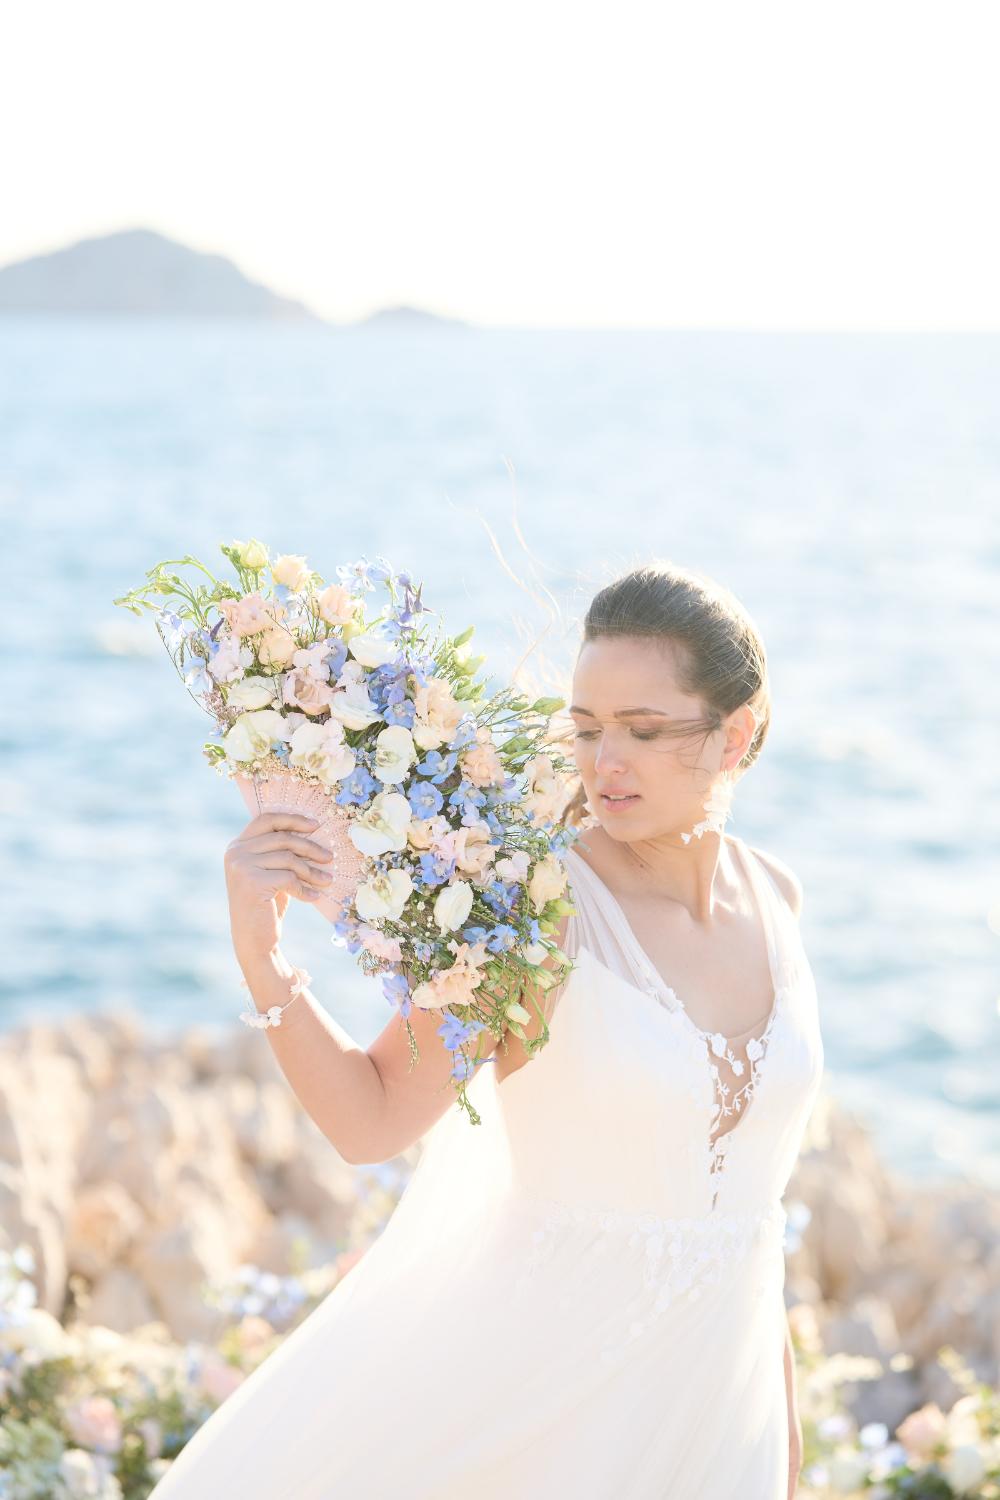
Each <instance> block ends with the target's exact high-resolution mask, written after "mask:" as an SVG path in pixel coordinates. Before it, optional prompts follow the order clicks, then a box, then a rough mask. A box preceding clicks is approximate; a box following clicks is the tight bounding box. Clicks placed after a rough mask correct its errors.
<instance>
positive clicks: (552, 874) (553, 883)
mask: <svg viewBox="0 0 1000 1500" xmlns="http://www.w3.org/2000/svg"><path fill="white" fill-rule="evenodd" d="M565 889H566V871H565V870H564V869H563V867H562V866H561V865H560V863H559V861H558V860H557V859H556V857H555V855H554V854H546V856H545V858H544V859H540V860H539V861H538V863H537V864H536V865H535V868H534V870H533V871H532V872H531V879H530V880H529V881H528V895H529V896H530V897H531V900H532V902H533V904H534V907H535V910H536V911H541V909H542V907H543V906H544V905H545V903H546V902H547V901H553V900H555V898H556V897H557V896H561V895H562V893H563V891H564V890H565Z"/></svg>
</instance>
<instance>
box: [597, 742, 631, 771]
mask: <svg viewBox="0 0 1000 1500" xmlns="http://www.w3.org/2000/svg"><path fill="white" fill-rule="evenodd" d="M627 764H628V763H627V760H626V758H625V756H624V755H623V754H622V749H621V746H620V745H616V744H615V741H614V737H613V736H612V738H611V739H609V738H608V736H607V735H606V734H602V735H601V738H600V739H599V740H598V742H597V754H596V755H595V756H594V770H595V771H599V772H601V773H602V774H606V773H607V772H609V771H621V770H625V769H627Z"/></svg>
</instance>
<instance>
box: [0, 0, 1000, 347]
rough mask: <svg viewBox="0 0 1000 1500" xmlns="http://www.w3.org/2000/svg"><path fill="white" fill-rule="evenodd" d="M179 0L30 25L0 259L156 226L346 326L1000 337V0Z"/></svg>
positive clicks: (30, 19) (10, 129) (11, 27)
mask: <svg viewBox="0 0 1000 1500" xmlns="http://www.w3.org/2000/svg"><path fill="white" fill-rule="evenodd" d="M170 15H171V20H170V25H169V27H160V26H159V25H158V22H157V18H156V17H155V16H152V15H151V13H150V12H149V11H148V10H136V9H135V8H134V7H129V6H128V5H126V4H124V3H122V0H95V4H94V5H93V6H92V7H88V8H87V9H86V10H85V11H80V10H79V9H77V8H74V7H71V6H70V5H69V4H68V3H67V0H41V3H39V4H38V5H36V6H34V7H30V8H28V7H25V8H22V10H21V11H20V12H19V13H18V14H17V15H16V16H15V17H13V18H12V19H11V21H10V22H9V23H8V46H7V48H6V49H5V55H4V58H3V59H2V60H0V79H2V81H3V84H4V87H3V89H2V90H0V97H2V100H3V102H2V103H0V119H3V120H4V122H5V124H6V126H7V137H8V139H11V140H15V139H16V140H17V142H18V149H17V151H16V152H14V151H12V152H8V153H7V154H6V157H5V160H4V162H3V164H2V165H0V184H2V187H3V196H4V202H5V207H6V210H7V211H6V213H5V215H4V221H3V224H2V225H0V264H3V265H7V264H10V263H11V262H13V261H17V260H21V259H25V258H27V257H29V256H33V255H39V254H45V253H48V252H50V251H52V250H57V249H60V248H63V247H64V246H66V245H69V244H71V243H75V242H76V241H78V240H81V239H87V238H91V237H94V236H97V235H103V234H110V233H114V232H116V231H118V230H121V229H127V228H134V227H144V228H150V229H154V230H157V231H159V232H160V233H162V234H165V235H167V236H169V237H170V238H171V239H176V240H179V241H180V242H181V243H183V244H185V245H188V246H190V247H191V248H193V249H195V250H199V251H204V252H206V253H215V254H221V255H225V256H227V257H228V258H229V259H231V260H233V261H234V262H235V263H236V265H237V266H239V268H240V269H241V270H242V271H243V272H244V274H245V275H246V276H248V277H249V278H250V279H251V280H253V281H257V282H261V283H263V284H264V285H265V286H267V287H269V288H270V289H271V290H273V291H275V292H276V293H278V294H279V295H282V296H286V297H292V298H295V299H297V300H300V301H302V302H304V303H305V304H306V305H307V306H308V307H309V308H310V309H312V310H313V311H315V312H316V313H318V314H319V315H320V316H321V317H323V318H327V319H330V320H332V321H334V322H352V321H357V320H358V319H362V318H364V317H367V316H368V315H370V314H371V313H374V312H378V311H380V310H382V309H383V308H385V307H391V306H397V305H405V306H412V307H418V308H421V309H423V310H426V311H428V312H431V313H435V314H437V315H439V316H442V317H455V318H460V319H463V320H465V321H468V322H470V323H472V324H475V325H477V326H481V327H517V328H551V329H557V328H574V329H577V328H578V329H581V330H595V331H596V330H598V329H600V328H613V329H619V330H628V329H640V328H651V329H664V330H667V329H678V330H695V329H704V330H706V331H733V332H736V331H740V330H743V329H745V330H747V331H774V332H782V331H804V332H805V331H816V332H821V331H822V332H825V331H844V332H847V331H859V332H864V331H887V332H889V331H910V330H912V331H927V332H933V331H938V330H940V331H947V332H961V331H980V330H982V331H993V330H996V329H997V328H1000V286H998V284H997V279H996V275H995V265H996V260H997V251H998V248H1000V246H998V238H1000V236H998V231H997V228H996V224H995V222H994V219H995V215H994V214H993V210H992V200H991V195H990V193H989V190H988V183H989V182H990V181H991V180H992V175H993V174H992V142H993V140H995V139H996V135H997V125H998V116H1000V102H998V100H997V95H996V90H995V88H994V85H993V79H992V73H993V57H994V55H995V48H994V46H993V45H992V43H993V36H994V31H995V25H996V18H995V14H994V12H993V10H992V8H991V7H990V6H988V5H986V4H982V3H978V0H976V3H970V0H965V3H963V0H958V3H956V4H955V5H954V6H952V7H949V9H948V12H947V15H943V14H942V13H941V12H939V11H937V10H936V9H934V10H927V11H923V10H920V9H917V8H913V7H909V6H906V5H904V4H903V3H901V0H886V3H885V4H884V5H882V6H880V7H878V8H877V9H873V8H872V7H871V6H869V5H867V4H862V3H859V0H845V3H844V4H842V5H840V6H838V7H837V9H836V11H835V12H833V11H830V12H826V11H824V12H820V11H818V10H815V9H813V8H811V7H807V8H804V7H801V6H800V5H797V4H795V3H792V0H780V3H778V0H770V3H764V4H762V5H760V6H755V7H753V8H752V9H751V10H747V9H746V8H745V7H744V8H741V7H740V6H739V5H738V4H736V3H734V0H723V3H721V4H720V5H719V6H717V7H715V8H713V9H712V11H711V12H704V11H694V10H689V9H687V8H681V7H680V6H676V5H675V6H671V5H667V6H665V7H660V8H658V9H657V11H656V12H655V14H654V13H651V12H650V11H649V10H648V9H647V8H645V7H643V6H640V5H636V4H635V3H626V4H625V5H624V6H623V7H622V8H620V9H619V10H618V12H617V13H616V15H615V20H614V23H613V24H605V22H604V20H603V18H601V17H599V16H597V15H588V14H586V13H583V12H581V11H580V10H579V9H577V10H574V11H569V10H565V11H564V10H563V8H562V7H552V8H542V9H541V10H538V9H537V8H533V7H529V6H528V5H527V4H526V3H524V0H515V3H513V4H512V5H511V6H509V7H508V8H507V10H506V11H505V13H504V21H503V26H502V27H499V26H496V25H492V24H490V23H488V22H487V20H486V18H485V17H484V16H482V15H481V14H479V13H477V12H475V11H470V10H469V9H468V7H463V6H461V5H459V4H457V3H455V0H437V3H432V4H431V5H430V6H429V7H426V8H421V10H420V11H419V13H418V12H414V11H413V10H412V8H407V7H404V6H403V5H402V4H400V3H399V0H395V3H390V4H389V5H387V6H385V7H382V8H380V9H379V11H378V12H373V11H366V10H363V9H362V10H358V9H354V10H351V11H350V12H348V11H346V10H344V11H338V10H336V9H335V10H333V11H331V10H330V9H329V8H326V7H320V6H318V5H315V4H311V3H304V0H292V3H291V4H290V5H289V6H288V7H286V9H285V10H284V11H283V12H282V23H281V25H280V27H278V26H275V25H274V24H273V22H272V20H271V19H270V17H269V16H268V15H266V14H263V13H262V14H260V15H255V14H253V13H248V12H246V11H245V10H244V9H242V8H239V7H237V6H236V5H235V3H232V0H218V3H216V4H214V5H213V6H211V7H209V8H208V9H207V10H206V9H204V8H202V7H196V6H195V5H194V4H193V3H192V0H179V3H178V4H177V5H176V6H175V7H173V8H172V10H171V13H170ZM42 189H44V190H42Z"/></svg>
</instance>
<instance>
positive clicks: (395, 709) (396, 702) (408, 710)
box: [382, 688, 417, 729]
mask: <svg viewBox="0 0 1000 1500" xmlns="http://www.w3.org/2000/svg"><path fill="white" fill-rule="evenodd" d="M397 692H398V693H399V696H398V698H397V697H396V696H395V694H396V693H397ZM416 712H417V710H416V705H415V704H413V703H412V702H411V701H410V699H409V698H404V697H403V694H402V690H401V689H396V688H393V690H392V692H391V693H389V694H387V695H386V703H385V706H384V708H383V709H382V717H383V718H384V719H385V722H386V723H387V724H402V726H403V728H404V729H412V728H413V720H414V718H415V717H416Z"/></svg>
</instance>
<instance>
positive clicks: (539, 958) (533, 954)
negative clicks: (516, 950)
mask: <svg viewBox="0 0 1000 1500" xmlns="http://www.w3.org/2000/svg"><path fill="white" fill-rule="evenodd" d="M548 951H549V950H548V948H546V946H545V944H544V943H525V944H524V946H523V947H522V949H521V952H522V953H523V954H524V956H525V958H526V959H527V960H528V962H529V964H540V963H542V962H543V960H544V959H545V957H546V955H547V954H548Z"/></svg>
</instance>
